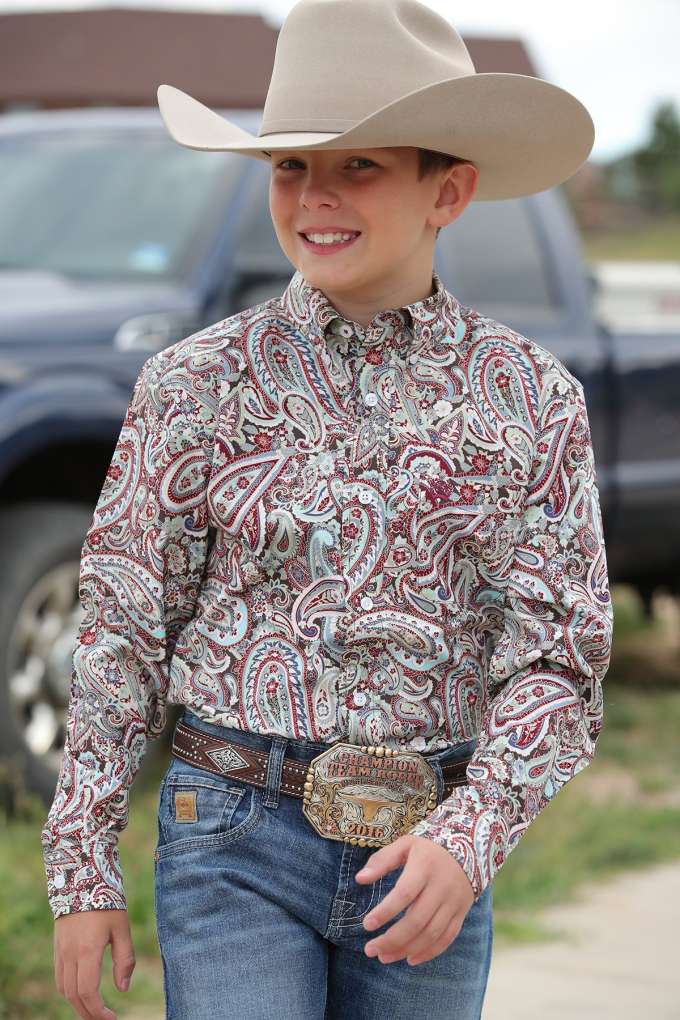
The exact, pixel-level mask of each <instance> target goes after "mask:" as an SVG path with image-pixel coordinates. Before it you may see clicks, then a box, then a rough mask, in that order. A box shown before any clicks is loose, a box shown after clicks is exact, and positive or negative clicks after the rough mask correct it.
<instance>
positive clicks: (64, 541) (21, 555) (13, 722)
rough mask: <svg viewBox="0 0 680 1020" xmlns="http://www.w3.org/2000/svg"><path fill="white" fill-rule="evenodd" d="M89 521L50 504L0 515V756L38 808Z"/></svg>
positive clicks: (78, 615)
mask: <svg viewBox="0 0 680 1020" xmlns="http://www.w3.org/2000/svg"><path fill="white" fill-rule="evenodd" d="M92 515H93V508H92V507H88V506H86V505H83V504H79V503H70V502H67V501H56V500H49V501H48V500H45V501H41V502H30V503H29V502H25V503H20V504H14V505H12V506H11V507H9V508H8V509H6V510H3V511H2V512H0V578H1V579H2V580H1V582H0V756H1V757H2V759H3V761H4V762H5V763H6V764H7V765H8V766H9V768H8V769H7V768H6V769H5V771H9V772H10V773H11V774H12V775H13V776H14V781H16V782H18V784H19V785H21V786H23V787H24V788H25V789H26V790H28V792H29V793H34V794H37V795H38V796H39V797H40V798H41V799H42V800H43V802H44V804H45V806H46V807H49V805H50V804H51V802H52V799H53V797H54V790H55V786H56V782H57V777H58V774H59V766H60V763H61V757H62V753H63V747H64V739H65V733H66V714H67V709H68V701H69V694H70V687H71V672H72V665H73V651H74V648H75V642H76V638H77V632H78V626H79V624H80V621H81V620H82V617H83V609H82V607H81V605H80V600H79V597H78V587H79V575H80V556H81V552H82V547H83V542H84V540H85V534H86V532H87V529H88V527H89V526H90V523H91V521H92ZM157 743H160V741H151V743H150V744H149V747H148V749H147V756H146V757H147V758H149V757H154V755H153V754H152V753H151V748H152V747H154V744H157Z"/></svg>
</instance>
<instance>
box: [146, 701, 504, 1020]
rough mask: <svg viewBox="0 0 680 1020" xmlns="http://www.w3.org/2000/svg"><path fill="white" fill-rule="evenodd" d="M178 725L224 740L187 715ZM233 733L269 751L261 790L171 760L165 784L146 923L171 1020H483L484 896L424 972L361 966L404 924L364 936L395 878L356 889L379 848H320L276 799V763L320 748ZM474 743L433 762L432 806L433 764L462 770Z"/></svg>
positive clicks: (487, 940)
mask: <svg viewBox="0 0 680 1020" xmlns="http://www.w3.org/2000/svg"><path fill="white" fill-rule="evenodd" d="M183 719H184V721H185V722H187V723H188V724H189V725H191V726H194V727H196V728H198V729H201V730H203V731H204V732H206V733H212V734H216V735H218V736H222V735H224V733H225V730H224V729H223V728H222V727H221V726H217V725H213V724H210V723H206V722H204V721H203V720H201V719H199V718H198V717H197V716H195V715H194V714H193V713H192V712H189V711H188V710H186V709H185V710H184V713H183ZM228 734H229V737H230V738H231V739H233V740H235V741H237V742H238V743H240V744H244V745H246V746H247V747H253V748H256V749H258V750H265V751H268V752H270V758H269V767H268V774H267V786H266V789H260V788H259V787H257V786H253V785H252V784H250V783H247V782H246V781H245V780H239V779H235V778H231V777H229V776H228V775H225V776H218V775H215V774H213V773H211V772H207V771H206V770H205V769H201V768H198V767H197V766H194V765H190V764H189V763H188V762H184V761H181V760H179V759H177V758H175V757H174V756H173V757H172V758H171V763H170V766H169V768H168V769H167V771H166V773H165V775H164V777H163V780H162V783H161V788H160V796H159V808H158V844H157V846H156V853H155V910H156V927H157V933H158V942H159V947H160V952H161V959H162V962H163V974H164V986H165V999H166V1009H167V1012H166V1020H227V1018H229V1020H270V1018H273V1020H385V1018H389V1020H407V1018H408V1020H418V1018H423V1020H479V1018H480V1016H481V1009H482V1002H483V999H484V995H485V992H486V984H487V977H488V973H489V968H490V964H491V947H492V937H493V922H492V895H491V885H489V886H487V888H486V890H485V891H484V893H483V894H482V895H481V896H480V897H479V899H478V900H476V901H475V902H474V903H473V904H472V906H471V907H470V909H469V911H468V913H467V914H466V915H465V919H464V921H463V925H462V927H461V929H460V931H459V932H458V935H457V936H456V937H455V938H454V940H453V942H452V943H451V944H450V945H449V946H448V947H447V948H446V949H445V950H444V951H443V952H442V953H440V954H439V955H438V956H435V957H433V959H431V960H426V961H424V962H422V963H418V964H413V965H411V964H408V963H407V962H406V958H404V959H402V960H397V961H395V962H393V963H381V962H380V960H379V959H378V957H368V956H367V955H366V954H365V953H364V951H363V950H364V946H365V944H366V943H367V942H368V941H369V940H370V939H374V938H377V937H378V936H379V935H381V934H382V933H383V932H386V931H387V930H388V929H389V928H390V927H392V925H394V924H395V923H396V922H397V921H398V920H399V919H400V918H401V917H403V916H404V913H405V912H404V911H402V912H400V913H399V914H397V915H395V917H393V918H391V919H390V920H389V921H388V922H387V923H386V924H384V925H382V926H381V927H380V928H376V929H374V930H372V931H367V930H366V929H365V928H364V927H363V925H362V921H363V919H364V917H365V916H366V914H368V912H369V911H370V910H371V909H372V908H373V907H375V906H376V905H377V904H378V902H379V901H380V900H382V899H384V898H385V896H386V895H387V894H388V893H389V892H390V890H391V889H393V888H394V885H395V883H396V882H397V880H398V878H399V875H400V874H401V873H402V869H401V868H395V869H394V870H392V871H391V872H388V873H387V874H386V875H383V876H382V877H380V878H378V879H377V880H376V881H375V882H374V883H372V884H371V883H359V882H357V881H356V880H355V877H354V876H355V875H356V873H357V871H359V870H360V868H361V867H362V866H363V865H364V864H365V863H366V861H367V860H368V859H369V857H370V855H371V854H372V853H373V852H374V849H375V848H371V847H360V846H352V845H351V844H349V843H343V842H340V841H337V840H330V839H325V838H324V837H323V836H320V835H319V834H318V833H317V832H316V831H315V830H314V829H313V828H312V826H311V823H310V822H308V821H307V819H306V818H305V816H304V815H303V813H302V800H300V799H298V798H296V797H293V796H291V795H289V794H286V793H282V792H281V791H280V787H279V783H280V769H281V764H282V760H283V755H284V753H285V754H286V755H287V756H290V757H292V758H294V759H296V760H297V761H302V762H309V761H311V760H312V758H314V757H316V756H317V755H318V754H320V753H321V752H322V751H323V750H325V748H326V747H327V746H328V745H324V744H315V743H311V742H309V741H304V740H302V741H300V740H290V739H287V738H285V737H278V736H276V737H265V736H261V735H259V734H252V733H246V732H243V731H241V730H234V729H230V730H229V731H228ZM475 743H476V742H475V741H474V740H472V741H467V742H466V743H463V744H459V745H458V746H457V747H455V748H450V749H448V750H445V751H439V752H436V753H435V754H432V755H428V759H427V760H428V761H429V762H430V764H431V765H432V767H433V769H434V771H435V773H436V775H437V784H438V789H439V794H440V796H441V794H442V791H443V779H442V773H441V763H443V762H449V761H456V760H458V759H460V758H464V757H466V756H467V755H469V754H470V753H471V752H472V751H473V750H474V747H475ZM178 790H182V791H193V792H195V793H196V801H195V802H196V816H197V817H196V820H195V821H191V822H184V821H182V822H177V821H175V819H174V816H173V804H174V796H173V793H174V791H178Z"/></svg>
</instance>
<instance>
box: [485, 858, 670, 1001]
mask: <svg viewBox="0 0 680 1020" xmlns="http://www.w3.org/2000/svg"><path fill="white" fill-rule="evenodd" d="M540 920H541V923H542V924H544V925H545V927H547V928H550V929H552V930H555V931H560V932H564V935H565V941H564V942H562V941H560V942H550V943H545V944H538V943H537V944H534V945H530V944H529V945H525V946H523V947H521V948H511V949H510V948H508V949H500V948H497V947H494V955H493V959H492V964H491V972H490V974H489V984H488V988H487V994H486V999H485V1005H484V1010H483V1013H482V1020H574V1018H576V1020H639V1018H640V1017H641V1016H643V1015H644V1016H646V1017H649V1018H650V1020H652V1018H653V1020H680V862H675V863H672V864H666V865H662V866H657V867H654V868H650V869H644V870H641V871H633V872H631V871H628V872H625V873H622V874H620V875H618V876H616V877H615V878H612V879H607V880H606V881H604V882H602V883H600V884H590V883H589V884H588V885H587V886H582V887H581V889H580V890H579V893H578V896H577V898H575V901H574V903H572V904H570V905H568V906H567V905H563V906H559V907H551V908H548V909H545V910H542V911H541V913H540Z"/></svg>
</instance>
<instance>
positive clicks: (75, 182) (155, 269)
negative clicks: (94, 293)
mask: <svg viewBox="0 0 680 1020" xmlns="http://www.w3.org/2000/svg"><path fill="white" fill-rule="evenodd" d="M239 169H240V168H239V167H238V165H237V164H236V162H235V161H234V159H233V157H231V154H228V153H224V152H198V151H194V150H193V149H187V148H185V147H183V146H180V145H177V143H176V142H175V141H173V140H172V139H170V138H167V136H165V135H161V134H160V132H150V131H148V130H145V131H140V130H125V131H123V130H120V129H118V130H103V129H96V130H94V129H86V130H83V129H81V130H78V131H72V130H63V131H59V132H35V133H32V134H28V135H21V137H15V138H10V137H7V136H5V137H4V138H3V139H2V141H1V142H0V180H2V188H1V189H0V266H1V267H2V268H8V269H12V268H21V269H36V270H47V271H52V272H57V273H64V274H66V275H67V276H68V275H73V276H79V277H91V278H98V279H101V278H107V279H108V278H116V279H126V280H132V281H134V280H139V279H142V278H146V279H148V278H149V277H151V278H153V279H160V280H162V279H169V278H180V279H181V278H183V277H184V275H185V268H186V260H187V259H188V258H190V254H191V252H192V251H193V248H194V246H195V245H196V244H197V243H199V237H200V235H201V233H202V232H205V231H206V230H207V229H209V226H210V220H211V218H212V220H214V218H215V206H216V205H217V204H219V205H220V206H222V205H223V202H224V200H223V199H222V198H221V197H220V196H221V195H223V193H224V189H225V188H228V187H229V185H230V182H231V181H232V179H233V183H235V182H236V180H237V178H238V174H239Z"/></svg>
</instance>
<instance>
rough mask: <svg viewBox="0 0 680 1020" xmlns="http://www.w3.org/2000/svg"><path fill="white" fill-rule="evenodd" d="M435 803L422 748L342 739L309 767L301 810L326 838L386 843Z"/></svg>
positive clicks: (364, 843) (361, 843) (431, 772)
mask: <svg viewBox="0 0 680 1020" xmlns="http://www.w3.org/2000/svg"><path fill="white" fill-rule="evenodd" d="M436 804H437V776H436V773H435V771H434V769H433V768H432V766H431V765H430V763H429V762H428V761H426V760H425V758H423V756H422V755H421V754H420V753H419V752H418V751H394V750H393V749H392V748H389V747H381V746H373V747H367V746H359V745H358V744H349V743H346V742H345V741H339V742H338V743H336V744H333V745H332V747H329V748H328V750H326V751H322V753H321V754H319V755H317V756H316V758H313V759H312V761H310V763H309V767H308V769H307V776H306V779H305V784H304V794H303V801H302V812H303V814H304V816H305V818H306V819H307V821H308V822H309V823H310V824H311V826H312V827H313V828H314V829H315V830H316V832H318V834H319V835H320V836H323V837H324V838H325V839H336V840H342V841H343V842H345V843H352V844H354V845H358V846H371V847H373V846H387V844H388V843H392V842H393V841H394V840H395V839H398V837H399V836H401V835H403V834H404V832H406V831H408V830H409V829H410V828H412V826H414V825H415V824H416V822H418V821H420V820H421V818H424V817H425V815H426V814H427V813H428V811H431V810H432V809H433V808H434V807H436Z"/></svg>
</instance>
